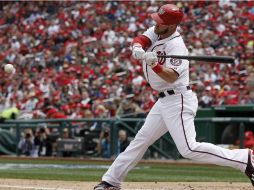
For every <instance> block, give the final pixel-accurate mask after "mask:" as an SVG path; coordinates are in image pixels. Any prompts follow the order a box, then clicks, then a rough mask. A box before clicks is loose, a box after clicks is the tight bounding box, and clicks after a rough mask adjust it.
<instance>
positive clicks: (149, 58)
mask: <svg viewBox="0 0 254 190" xmlns="http://www.w3.org/2000/svg"><path fill="white" fill-rule="evenodd" d="M144 60H145V62H146V64H147V65H149V66H150V67H152V68H153V67H155V66H156V65H157V64H158V58H157V54H156V53H155V52H146V53H145V54H144Z"/></svg>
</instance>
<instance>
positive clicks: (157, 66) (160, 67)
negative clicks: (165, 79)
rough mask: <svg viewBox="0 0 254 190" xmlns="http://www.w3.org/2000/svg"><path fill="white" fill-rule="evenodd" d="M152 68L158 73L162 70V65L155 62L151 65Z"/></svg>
mask: <svg viewBox="0 0 254 190" xmlns="http://www.w3.org/2000/svg"><path fill="white" fill-rule="evenodd" d="M152 69H153V71H154V72H155V73H160V72H162V71H163V67H162V66H161V65H160V64H159V63H157V65H156V66H155V67H153V68H152Z"/></svg>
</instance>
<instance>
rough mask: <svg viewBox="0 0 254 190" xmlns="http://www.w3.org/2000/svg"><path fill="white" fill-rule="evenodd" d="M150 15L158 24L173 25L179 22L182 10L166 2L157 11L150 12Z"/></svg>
mask: <svg viewBox="0 0 254 190" xmlns="http://www.w3.org/2000/svg"><path fill="white" fill-rule="evenodd" d="M151 17H152V19H153V20H155V22H156V23H158V24H161V25H174V24H179V23H180V22H181V20H182V18H183V11H182V10H181V9H180V8H178V7H177V6H176V5H173V4H166V5H163V6H161V7H160V9H159V11H158V12H157V13H152V14H151Z"/></svg>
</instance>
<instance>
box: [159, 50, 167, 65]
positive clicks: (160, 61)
mask: <svg viewBox="0 0 254 190" xmlns="http://www.w3.org/2000/svg"><path fill="white" fill-rule="evenodd" d="M157 55H166V52H165V51H157ZM165 62H166V58H165V57H158V63H159V64H160V65H163V64H164V63H165Z"/></svg>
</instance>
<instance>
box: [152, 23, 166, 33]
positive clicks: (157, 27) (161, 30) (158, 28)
mask: <svg viewBox="0 0 254 190" xmlns="http://www.w3.org/2000/svg"><path fill="white" fill-rule="evenodd" d="M154 32H155V34H158V35H162V34H166V33H167V32H168V26H166V25H160V24H156V25H155V28H154Z"/></svg>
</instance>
